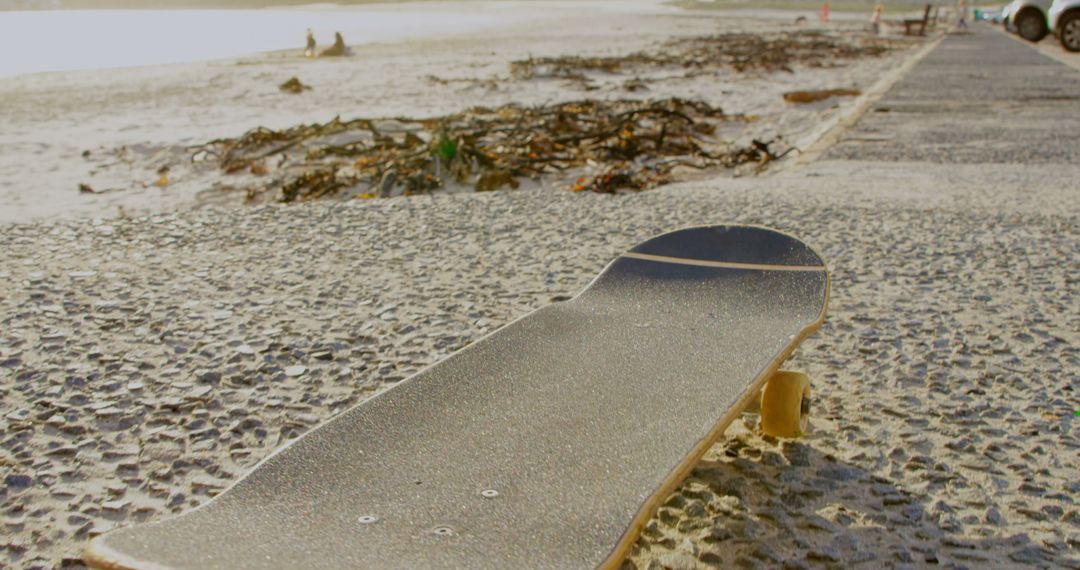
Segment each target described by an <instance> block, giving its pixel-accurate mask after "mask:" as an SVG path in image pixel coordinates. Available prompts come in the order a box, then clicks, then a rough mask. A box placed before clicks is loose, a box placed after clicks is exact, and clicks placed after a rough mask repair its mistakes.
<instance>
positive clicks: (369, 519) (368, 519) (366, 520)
mask: <svg viewBox="0 0 1080 570" xmlns="http://www.w3.org/2000/svg"><path fill="white" fill-rule="evenodd" d="M356 521H357V522H359V523H360V524H373V523H377V522H379V517H377V516H374V515H364V516H362V517H360V518H358V519H356Z"/></svg>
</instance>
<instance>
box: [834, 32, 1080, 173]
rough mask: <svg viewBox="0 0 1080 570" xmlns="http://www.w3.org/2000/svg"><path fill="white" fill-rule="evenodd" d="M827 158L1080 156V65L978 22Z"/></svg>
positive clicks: (1071, 160) (1063, 159)
mask: <svg viewBox="0 0 1080 570" xmlns="http://www.w3.org/2000/svg"><path fill="white" fill-rule="evenodd" d="M1076 57H1078V58H1080V56H1076ZM825 158H826V159H847V160H885V161H927V162H935V163H999V164H1000V163H1005V164H1024V165H1029V166H1031V165H1035V164H1080V71H1077V70H1075V69H1072V68H1070V67H1068V66H1066V65H1064V64H1062V63H1060V62H1058V61H1055V60H1053V59H1050V58H1049V57H1047V56H1045V55H1043V54H1041V53H1040V52H1038V51H1037V50H1035V49H1032V48H1031V47H1029V46H1026V45H1023V44H1021V43H1019V42H1016V41H1013V40H1012V39H1010V38H1008V37H1005V36H1004V35H1003V34H1001V33H998V32H996V31H995V30H991V29H988V28H987V27H986V26H982V25H979V26H974V33H973V34H972V35H961V36H950V37H948V38H946V39H945V40H944V41H943V42H942V44H941V45H940V46H938V48H937V49H935V50H934V51H933V52H932V53H931V54H930V55H928V56H927V57H926V58H925V59H924V60H923V61H922V62H920V63H919V64H918V65H917V66H916V67H915V69H914V70H912V72H911V73H910V74H909V75H908V76H907V77H905V78H904V79H903V80H901V81H900V82H899V83H897V84H896V85H895V86H894V87H893V88H892V89H891V90H890V91H889V92H888V93H887V94H886V96H885V97H883V98H882V99H881V100H880V101H878V103H877V104H876V105H874V106H872V107H871V109H870V110H869V112H868V113H867V114H866V115H865V116H864V117H863V118H862V119H861V120H860V121H859V122H858V124H857V125H856V127H855V128H853V129H851V130H850V131H848V132H847V133H846V134H845V136H844V137H842V139H841V141H840V142H839V144H837V145H836V146H834V147H833V148H832V149H831V150H830V151H829V152H828V153H826V155H825ZM1077 184H1078V185H1080V181H1078V182H1077Z"/></svg>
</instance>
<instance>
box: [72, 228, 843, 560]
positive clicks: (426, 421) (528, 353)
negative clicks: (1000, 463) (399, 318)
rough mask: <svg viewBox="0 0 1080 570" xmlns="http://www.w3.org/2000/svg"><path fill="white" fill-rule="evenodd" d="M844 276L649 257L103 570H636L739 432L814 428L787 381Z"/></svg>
mask: <svg viewBox="0 0 1080 570" xmlns="http://www.w3.org/2000/svg"><path fill="white" fill-rule="evenodd" d="M828 296H829V274H828V271H827V269H826V267H825V264H824V262H823V261H822V259H821V257H820V256H819V255H818V254H817V253H815V252H814V251H813V250H812V249H811V248H810V247H808V246H807V245H805V244H804V243H802V242H801V241H799V240H798V239H796V238H794V237H792V236H790V235H787V234H784V233H781V232H778V231H774V230H770V229H767V228H763V227H756V226H711V227H697V228H690V229H684V230H679V231H675V232H672V233H668V234H664V235H661V236H659V237H656V238H653V239H650V240H648V241H646V242H644V243H642V244H640V245H638V246H637V247H634V248H633V249H631V250H630V251H628V252H626V253H624V254H622V255H620V256H619V257H618V258H616V259H615V260H614V261H612V262H611V263H610V264H609V265H608V266H607V268H606V269H604V271H603V272H602V273H600V275H599V276H598V277H596V279H595V280H594V281H593V282H592V283H591V284H590V285H589V286H588V287H587V288H586V289H585V290H584V291H582V292H581V293H579V294H578V295H577V296H576V297H574V298H572V299H570V300H568V301H564V302H558V303H554V304H552V305H550V306H546V307H543V308H541V309H539V310H537V311H534V312H532V313H530V314H528V315H526V316H524V317H522V318H520V319H518V320H516V321H514V322H512V323H510V324H508V325H506V326H504V327H502V328H500V329H498V330H497V331H495V332H493V333H491V334H489V335H487V336H486V337H484V338H483V339H481V340H479V341H477V342H476V343H473V344H472V345H470V346H468V347H466V348H464V349H462V350H460V351H458V352H456V353H455V354H453V355H451V356H449V357H447V358H446V359H444V360H442V361H440V362H438V363H436V364H434V365H432V366H430V367H428V368H427V369H425V370H423V371H421V372H419V373H418V374H416V375H414V376H412V377H410V378H408V379H406V380H404V381H402V382H400V383H398V384H397V385H395V386H393V387H391V388H389V389H387V390H386V391H384V392H382V393H381V394H379V395H376V396H374V397H372V398H371V399H369V400H367V401H365V402H363V403H361V404H359V405H357V406H356V407H354V408H352V409H350V410H348V411H346V412H345V413H343V414H341V415H340V416H338V417H336V418H334V419H333V420H331V421H329V422H327V423H325V424H323V425H322V426H320V427H318V428H316V429H314V430H312V431H311V432H309V433H307V434H306V435H304V436H303V437H301V438H299V439H297V440H295V441H293V442H292V443H290V444H289V445H286V446H285V447H283V448H282V449H279V450H278V451H276V452H275V453H273V454H272V455H270V456H269V457H267V458H266V459H265V460H263V461H262V462H261V463H259V464H258V465H256V466H255V467H254V468H253V469H252V470H251V471H250V472H248V473H247V474H246V475H245V476H244V477H243V478H241V479H240V480H239V481H238V482H237V483H235V484H234V485H233V486H232V487H230V488H229V489H228V490H226V491H225V492H224V493H222V494H221V495H219V496H217V497H216V498H214V499H213V500H211V501H210V502H208V503H207V504H205V505H203V506H201V507H198V508H196V509H194V510H192V511H190V512H188V513H185V514H182V515H180V516H178V517H175V518H172V519H168V520H164V521H161V522H156V523H152V524H147V525H143V526H136V527H128V528H122V529H118V530H116V531H113V532H110V533H108V534H105V535H103V536H100V537H97V538H95V539H94V540H93V541H92V542H91V543H90V544H89V545H88V546H87V548H86V550H85V553H84V560H85V561H86V562H87V563H88V564H89V565H90V566H91V567H93V568H98V569H110V570H115V569H144V568H145V569H150V568H154V569H158V568H199V569H202V568H236V569H239V568H595V567H604V568H617V567H618V566H619V565H620V564H621V562H622V561H623V559H624V557H625V556H626V555H627V553H628V551H629V549H630V548H631V546H632V545H633V544H634V542H635V540H636V539H637V536H638V534H639V532H640V530H641V528H642V527H643V526H644V524H645V523H646V522H647V521H648V520H649V517H650V516H652V514H653V513H654V512H655V510H656V509H657V508H658V507H659V506H660V504H661V502H662V501H664V500H665V499H666V497H667V496H668V495H669V494H670V493H671V492H672V491H673V490H674V489H675V488H676V486H677V485H678V484H679V483H680V482H681V480H682V479H683V478H684V477H685V476H686V475H687V474H688V473H689V471H690V470H691V469H692V468H693V466H694V465H695V463H696V462H697V461H698V459H700V458H701V456H702V455H703V454H704V453H705V452H706V451H707V450H708V448H709V447H710V446H711V445H712V444H713V443H714V441H716V440H717V439H718V438H719V437H720V436H721V435H722V434H723V431H724V429H725V428H726V427H727V426H728V424H730V423H731V422H732V421H733V420H734V419H735V418H736V417H738V416H739V414H740V413H742V412H743V411H744V410H745V409H746V408H748V406H750V405H751V403H752V402H754V401H760V413H761V415H762V418H761V425H762V429H763V430H764V431H765V432H766V433H768V434H770V435H774V436H778V437H795V436H798V435H800V434H801V432H802V431H804V430H805V429H806V418H807V415H808V412H809V408H808V404H809V395H810V392H809V384H808V381H807V379H806V376H805V375H803V374H800V373H793V372H779V371H778V368H779V366H780V364H781V363H782V362H783V361H784V360H785V359H787V358H788V356H790V355H791V353H792V352H793V351H794V350H795V348H796V346H797V345H798V344H799V343H800V342H801V341H802V340H803V339H804V338H806V337H807V336H808V335H809V334H810V333H812V332H813V331H815V330H817V329H818V327H820V326H821V324H822V322H823V321H824V318H825V310H826V306H827V304H828Z"/></svg>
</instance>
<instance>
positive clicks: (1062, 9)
mask: <svg viewBox="0 0 1080 570" xmlns="http://www.w3.org/2000/svg"><path fill="white" fill-rule="evenodd" d="M1046 19H1047V23H1049V24H1050V31H1051V32H1053V33H1054V35H1055V36H1057V38H1058V40H1060V41H1061V47H1063V48H1065V49H1067V50H1069V51H1080V0H1054V3H1053V4H1051V5H1050V12H1049V13H1048V14H1047V18H1046Z"/></svg>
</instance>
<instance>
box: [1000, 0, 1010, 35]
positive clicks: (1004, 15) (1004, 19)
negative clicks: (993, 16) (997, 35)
mask: <svg viewBox="0 0 1080 570" xmlns="http://www.w3.org/2000/svg"><path fill="white" fill-rule="evenodd" d="M1009 10H1012V2H1010V3H1008V4H1006V5H1005V7H1004V8H1002V9H1001V25H1002V26H1005V29H1006V30H1008V29H1009V22H1010V20H1009Z"/></svg>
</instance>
